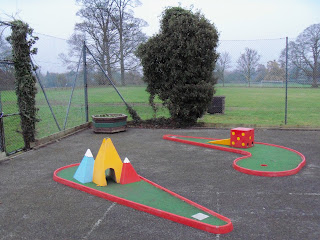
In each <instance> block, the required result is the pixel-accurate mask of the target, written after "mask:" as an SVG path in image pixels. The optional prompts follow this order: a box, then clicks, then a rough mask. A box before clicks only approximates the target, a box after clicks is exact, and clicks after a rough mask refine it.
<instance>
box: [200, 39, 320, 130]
mask: <svg viewBox="0 0 320 240" xmlns="http://www.w3.org/2000/svg"><path fill="white" fill-rule="evenodd" d="M295 41H296V40H295V39H288V43H287V41H286V38H280V39H264V40H250V41H220V45H219V48H218V51H219V53H220V58H219V59H218V62H217V68H216V71H215V75H216V77H217V78H218V82H217V85H216V87H217V93H216V95H224V96H225V97H226V98H225V108H226V109H225V114H224V115H215V116H212V115H206V116H205V117H204V118H203V120H204V121H205V122H208V123H228V124H255V125H262V126H268V125H269V126H280V125H289V126H308V127H319V119H320V112H319V109H320V103H319V101H318V100H317V99H319V89H318V88H316V87H315V86H317V85H318V84H319V73H317V75H316V79H313V75H312V66H309V65H307V64H305V65H303V64H302V63H301V62H302V60H301V59H302V58H303V57H306V58H310V61H309V62H308V63H309V64H311V65H312V52H308V53H306V56H301V55H297V54H296V53H297V51H299V49H296V48H294V44H293V43H294V42H295ZM304 50H305V51H308V48H307V47H306V48H304ZM309 51H310V50H309ZM316 64H317V63H316ZM318 69H319V68H318ZM315 83H316V84H315ZM286 87H287V88H286Z"/></svg>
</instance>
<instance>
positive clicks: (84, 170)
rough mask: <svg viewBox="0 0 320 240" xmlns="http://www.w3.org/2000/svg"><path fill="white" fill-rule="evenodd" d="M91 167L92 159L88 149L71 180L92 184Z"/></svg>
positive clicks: (92, 164)
mask: <svg viewBox="0 0 320 240" xmlns="http://www.w3.org/2000/svg"><path fill="white" fill-rule="evenodd" d="M93 166H94V159H93V156H92V153H91V151H90V149H88V150H87V152H86V154H85V155H84V157H83V158H82V161H81V163H80V165H79V167H78V169H77V171H76V172H75V174H74V175H73V178H74V179H76V180H78V181H79V182H81V183H89V182H92V176H93Z"/></svg>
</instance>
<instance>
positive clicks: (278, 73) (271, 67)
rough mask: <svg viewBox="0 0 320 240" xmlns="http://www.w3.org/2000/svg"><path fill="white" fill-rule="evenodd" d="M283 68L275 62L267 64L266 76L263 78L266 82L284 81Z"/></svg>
mask: <svg viewBox="0 0 320 240" xmlns="http://www.w3.org/2000/svg"><path fill="white" fill-rule="evenodd" d="M285 74H286V72H285V69H284V66H281V65H280V64H279V63H278V62H277V61H276V60H273V61H269V62H268V63H267V74H266V76H265V77H264V80H266V81H284V80H285V79H286V78H285Z"/></svg>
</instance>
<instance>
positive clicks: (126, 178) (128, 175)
mask: <svg viewBox="0 0 320 240" xmlns="http://www.w3.org/2000/svg"><path fill="white" fill-rule="evenodd" d="M140 180H141V179H140V177H139V176H138V174H137V172H136V170H134V168H133V166H132V164H131V163H130V161H129V159H128V158H125V160H124V162H123V166H122V173H121V179H120V184H129V183H134V182H139V181H140Z"/></svg>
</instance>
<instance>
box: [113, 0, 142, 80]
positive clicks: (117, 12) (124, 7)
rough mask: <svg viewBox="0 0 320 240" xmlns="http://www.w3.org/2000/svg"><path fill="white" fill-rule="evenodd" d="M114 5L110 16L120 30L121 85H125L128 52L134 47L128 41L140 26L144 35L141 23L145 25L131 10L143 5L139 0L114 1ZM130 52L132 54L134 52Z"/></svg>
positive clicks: (140, 33)
mask: <svg viewBox="0 0 320 240" xmlns="http://www.w3.org/2000/svg"><path fill="white" fill-rule="evenodd" d="M113 3H114V6H115V7H114V8H113V12H112V13H110V16H111V19H112V21H113V24H114V26H115V27H116V29H117V30H118V36H119V61H120V75H121V84H122V85H125V84H126V83H125V76H124V74H125V58H126V55H127V54H128V50H129V49H130V48H131V46H132V44H128V41H130V39H131V38H132V37H133V35H131V34H130V33H131V29H133V27H134V26H139V28H138V30H139V35H142V32H141V31H140V29H141V27H142V25H141V23H144V21H143V20H141V19H136V18H134V17H133V14H132V12H131V11H130V10H129V8H130V7H131V8H134V7H136V6H138V5H140V4H141V3H140V1H139V0H114V1H113ZM132 23H136V24H132ZM144 25H145V24H144ZM128 26H129V31H128ZM136 30H137V29H136ZM132 33H134V35H137V34H136V32H135V31H132ZM130 35H131V36H130ZM145 38H146V37H145ZM135 45H136V46H135V47H137V44H135ZM128 47H129V48H128ZM130 52H131V53H132V51H130Z"/></svg>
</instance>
